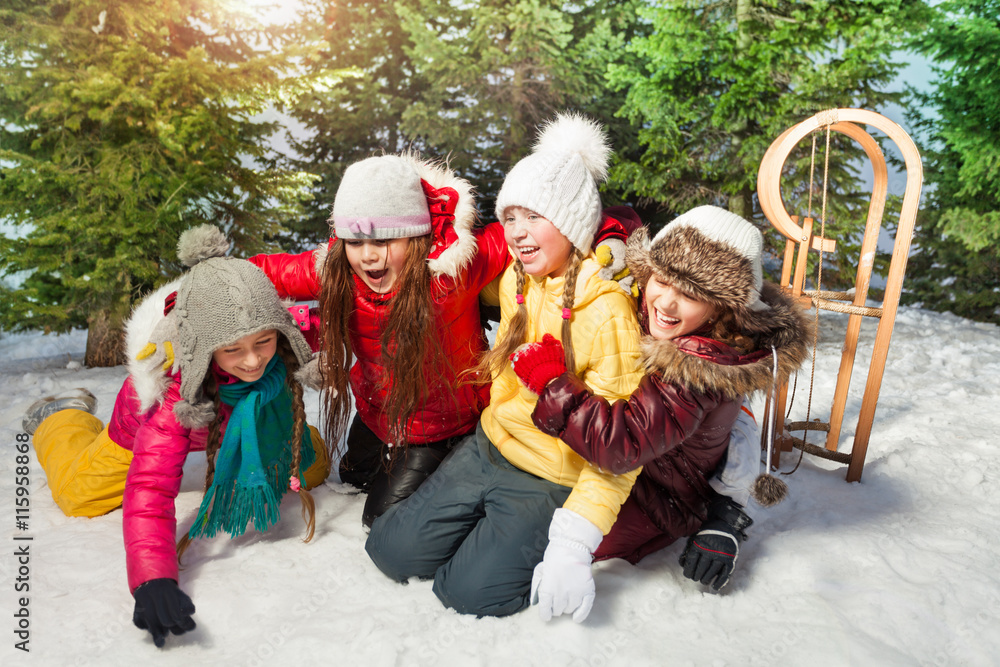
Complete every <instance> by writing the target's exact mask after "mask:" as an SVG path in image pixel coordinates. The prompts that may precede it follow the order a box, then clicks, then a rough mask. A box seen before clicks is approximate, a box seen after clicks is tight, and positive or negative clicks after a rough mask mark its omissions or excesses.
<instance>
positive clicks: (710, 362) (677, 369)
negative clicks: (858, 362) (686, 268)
mask: <svg viewBox="0 0 1000 667" xmlns="http://www.w3.org/2000/svg"><path fill="white" fill-rule="evenodd" d="M761 300H762V301H763V302H764V303H765V304H766V305H767V306H769V308H767V309H764V310H761V311H753V314H754V315H755V316H756V319H755V320H754V323H753V327H747V328H744V330H743V331H744V333H747V334H751V335H753V336H754V337H755V338H756V340H757V342H758V349H757V351H755V352H751V353H748V354H743V355H741V354H738V353H737V352H736V351H735V350H732V349H731V348H729V347H728V346H726V345H724V344H723V343H719V342H718V341H713V340H711V339H706V338H702V337H699V336H681V337H680V338H677V339H674V340H658V339H655V338H653V337H652V336H645V337H644V338H643V341H642V362H643V365H644V367H645V369H646V372H647V373H648V374H650V375H653V376H654V377H657V378H658V379H661V380H663V381H664V382H669V383H676V384H681V385H685V386H689V387H691V388H693V389H695V390H697V391H699V392H708V391H718V392H721V393H723V394H725V395H726V396H728V397H730V398H737V397H739V396H744V395H749V394H752V393H754V392H756V391H762V390H767V389H769V388H770V387H771V383H772V381H773V377H774V374H773V372H774V360H773V358H772V350H771V348H772V347H773V348H774V350H775V352H776V353H777V359H778V380H779V381H780V382H783V381H785V380H787V379H788V377H789V376H790V375H791V374H792V373H793V372H794V371H796V370H797V369H798V368H799V367H800V366H802V364H803V363H804V362H805V360H806V359H807V358H808V356H809V344H810V342H811V341H812V334H813V325H812V323H811V322H810V321H809V320H808V319H807V318H806V316H805V313H803V312H802V309H801V308H799V307H798V306H797V305H796V304H795V303H794V302H793V301H792V300H791V299H790V298H789V297H788V296H787V295H786V294H785V293H784V292H782V291H781V289H780V288H779V287H778V286H777V285H775V284H773V283H769V282H765V283H764V286H763V289H762V290H761Z"/></svg>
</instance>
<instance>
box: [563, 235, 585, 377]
mask: <svg viewBox="0 0 1000 667" xmlns="http://www.w3.org/2000/svg"><path fill="white" fill-rule="evenodd" d="M582 266H583V253H581V252H580V251H579V250H577V249H575V248H574V250H573V255H572V257H571V258H570V265H569V268H568V269H566V282H564V283H563V295H562V307H563V311H567V310H569V311H572V310H573V305H574V304H575V303H576V280H577V278H579V276H580V268H581V267H582ZM570 319H571V318H569V317H564V318H563V321H562V334H561V335H562V344H563V352H564V353H565V355H566V370H568V371H569V372H570V373H572V374H573V375H576V353H575V352H574V351H573V334H572V331H571V330H570Z"/></svg>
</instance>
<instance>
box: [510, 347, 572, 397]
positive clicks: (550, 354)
mask: <svg viewBox="0 0 1000 667" xmlns="http://www.w3.org/2000/svg"><path fill="white" fill-rule="evenodd" d="M510 363H511V366H513V367H514V372H515V373H517V377H519V378H521V382H523V383H524V386H526V387H527V388H528V389H530V390H531V391H533V392H535V393H536V394H540V393H542V390H543V389H545V385H547V384H548V383H549V381H550V380H553V379H555V378H557V377H559V376H560V375H562V374H563V373H565V372H566V357H565V354H564V352H563V346H562V343H560V342H559V341H558V340H557V339H556V338H555V337H554V336H553V335H552V334H545V336H543V337H542V340H541V342H539V343H529V344H528V345H523V346H521V347H520V348H518V349H517V350H515V351H514V353H513V354H511V355H510Z"/></svg>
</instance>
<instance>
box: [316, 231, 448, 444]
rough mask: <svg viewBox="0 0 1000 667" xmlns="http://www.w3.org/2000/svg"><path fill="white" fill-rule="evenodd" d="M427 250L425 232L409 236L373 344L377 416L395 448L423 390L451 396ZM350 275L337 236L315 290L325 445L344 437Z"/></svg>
mask: <svg viewBox="0 0 1000 667" xmlns="http://www.w3.org/2000/svg"><path fill="white" fill-rule="evenodd" d="M430 249H431V237H430V235H429V234H428V235H424V236H417V237H412V238H410V241H409V244H408V245H407V249H406V260H405V261H404V263H403V268H402V270H401V271H400V274H399V276H398V277H397V279H396V289H395V291H394V293H393V295H392V297H391V299H390V301H389V310H388V316H387V317H386V319H385V322H384V326H383V327H382V332H381V335H380V340H379V343H380V347H381V355H382V358H381V363H382V367H383V368H384V369H385V374H384V375H383V377H382V378H381V383H382V388H384V389H385V391H386V400H385V405H384V406H383V411H384V413H385V415H386V419H387V421H388V425H389V442H391V443H393V444H394V445H396V446H397V447H401V446H403V445H405V444H406V443H407V442H408V441H409V437H410V426H411V423H410V422H411V418H412V416H413V414H414V413H415V412H417V411H418V410H420V409H421V408H422V407H423V406H424V405H425V403H426V401H427V397H428V396H429V388H430V387H431V386H439V387H444V389H445V393H446V394H449V393H450V395H451V397H452V398H454V390H455V387H454V386H452V385H450V384H449V385H447V386H445V385H444V383H443V380H442V378H443V377H444V369H446V368H447V367H448V363H449V362H448V361H447V359H446V358H445V355H444V351H443V350H442V347H441V342H440V338H439V335H438V333H439V332H438V331H437V330H436V327H435V321H436V317H435V305H434V298H433V292H434V290H435V289H436V285H437V281H436V279H435V278H434V277H433V276H432V275H431V272H430V269H429V268H428V266H427V255H428V253H429V252H430ZM352 276H353V269H351V266H350V264H349V263H348V261H347V254H346V252H345V250H344V241H343V239H337V240H336V241H334V243H332V244H331V246H330V250H329V252H328V253H327V257H326V261H325V263H324V265H323V276H322V290H321V292H320V317H321V319H322V321H323V323H324V331H323V352H324V354H323V355H321V358H322V361H321V368H322V371H323V380H324V384H325V386H326V388H327V391H325V392H324V414H325V417H326V431H327V439H328V443H330V446H331V447H332V446H336V444H337V443H338V442H339V441H340V439H341V438H342V437H343V435H344V433H345V432H346V430H347V426H348V416H349V413H350V386H349V382H350V375H349V371H350V361H351V359H352V357H353V350H352V349H351V339H350V326H349V324H350V315H351V313H352V312H353V310H354V279H353V277H352ZM330 389H333V390H335V391H330ZM395 450H396V448H394V451H395Z"/></svg>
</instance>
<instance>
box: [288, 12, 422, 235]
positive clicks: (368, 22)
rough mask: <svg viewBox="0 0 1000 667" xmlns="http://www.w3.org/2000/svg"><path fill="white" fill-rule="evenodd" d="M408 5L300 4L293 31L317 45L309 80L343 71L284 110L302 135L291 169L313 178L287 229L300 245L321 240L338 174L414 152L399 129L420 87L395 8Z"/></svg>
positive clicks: (293, 141)
mask: <svg viewBox="0 0 1000 667" xmlns="http://www.w3.org/2000/svg"><path fill="white" fill-rule="evenodd" d="M412 4H414V3H413V2H412V0H400V1H398V2H382V1H378V0H343V1H341V2H336V3H332V2H328V1H326V0H303V2H302V6H303V11H302V13H301V18H300V20H299V22H298V23H297V25H295V26H293V28H292V30H293V31H294V32H295V33H296V35H298V39H303V38H305V39H307V40H310V41H311V40H317V41H318V42H319V43H320V44H321V48H320V49H318V50H317V51H316V53H315V54H314V55H313V56H312V57H310V58H308V59H307V60H306V61H305V63H304V66H305V68H306V70H307V71H308V72H310V73H312V74H313V75H322V74H323V73H325V72H329V71H330V70H331V69H333V70H342V71H344V72H345V73H346V74H347V76H345V78H344V80H343V81H342V82H341V83H340V84H339V85H337V86H336V87H330V86H317V87H314V88H313V89H311V90H309V91H307V92H305V93H304V94H303V95H302V96H301V97H300V98H298V100H297V101H296V103H295V104H293V105H291V106H290V107H289V109H288V113H289V115H290V116H291V117H292V118H294V119H295V121H296V122H297V123H298V124H299V125H300V126H301V128H302V129H301V131H299V132H297V133H295V134H294V135H291V136H290V137H289V144H290V145H291V147H292V148H293V149H294V151H295V153H296V154H297V155H296V156H293V157H292V158H291V159H290V160H289V164H291V165H292V167H293V168H295V169H300V170H303V171H308V172H310V173H312V174H314V175H315V176H316V177H317V179H316V182H315V183H314V185H313V186H312V194H313V198H312V200H311V201H310V202H309V203H308V204H307V207H308V208H307V212H306V214H305V215H304V216H303V218H302V219H301V220H300V221H299V222H297V223H295V224H294V225H293V228H294V229H296V230H297V231H298V232H299V234H300V237H301V239H302V241H303V242H304V244H305V242H306V241H320V240H323V239H325V238H326V237H327V235H328V234H329V228H328V225H327V218H329V216H330V207H331V206H332V205H333V198H334V195H335V194H336V192H337V186H338V185H339V183H340V179H341V177H342V176H343V173H344V169H346V168H347V166H348V165H350V164H351V163H353V162H357V161H358V160H362V159H364V158H366V157H370V156H372V155H376V154H380V153H382V152H388V153H394V152H399V151H402V150H406V149H415V150H419V149H420V148H421V145H420V144H419V143H417V142H414V141H412V140H411V138H410V137H408V136H407V135H405V134H404V133H403V131H402V129H401V127H400V123H401V119H402V114H403V111H404V110H405V109H406V108H407V107H408V106H409V105H411V104H413V103H414V101H415V100H417V99H418V98H419V94H420V91H421V90H422V89H423V88H424V87H425V86H426V84H425V83H424V82H423V80H422V79H421V77H420V76H419V73H418V72H416V71H415V70H414V67H413V65H412V63H411V62H410V59H409V57H408V56H407V54H406V51H405V49H404V45H405V44H406V42H407V40H408V36H407V34H406V33H405V32H404V31H403V28H402V26H401V25H400V20H399V15H398V12H397V7H407V6H410V5H412Z"/></svg>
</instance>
